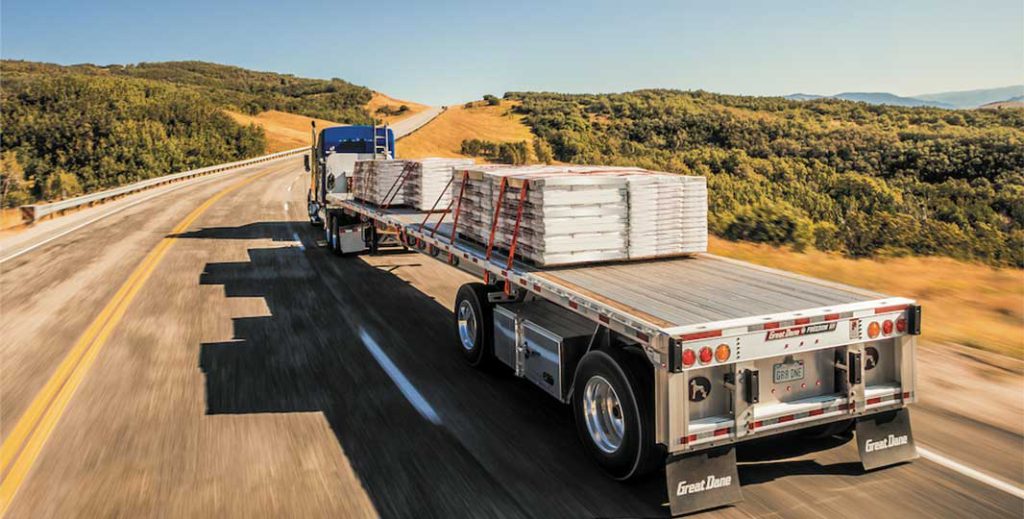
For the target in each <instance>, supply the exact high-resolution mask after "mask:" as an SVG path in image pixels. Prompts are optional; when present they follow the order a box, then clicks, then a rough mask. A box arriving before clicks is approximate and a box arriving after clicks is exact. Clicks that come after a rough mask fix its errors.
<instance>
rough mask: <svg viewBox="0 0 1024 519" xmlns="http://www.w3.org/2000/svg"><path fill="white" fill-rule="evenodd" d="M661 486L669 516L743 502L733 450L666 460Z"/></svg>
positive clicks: (687, 455) (707, 452)
mask: <svg viewBox="0 0 1024 519" xmlns="http://www.w3.org/2000/svg"><path fill="white" fill-rule="evenodd" d="M665 482H666V483H667V484H668V502H669V508H670V509H671V511H672V515H673V516H678V515H685V514H690V513H693V512H698V511H701V510H708V509H710V508H717V507H720V506H725V505H731V504H733V503H738V502H740V501H742V500H743V495H742V494H741V493H740V477H739V473H738V472H737V469H736V449H734V448H733V447H724V448H720V449H712V450H709V451H704V452H698V453H694V454H684V455H682V456H679V457H674V458H669V459H668V461H667V462H666V463H665Z"/></svg>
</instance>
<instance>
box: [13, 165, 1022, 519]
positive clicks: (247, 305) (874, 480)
mask: <svg viewBox="0 0 1024 519" xmlns="http://www.w3.org/2000/svg"><path fill="white" fill-rule="evenodd" d="M301 164H302V161H301V159H300V158H293V159H288V160H284V161H279V162H273V163H268V164H264V165H260V166H257V167H253V168H249V169H247V170H244V171H239V172H235V173H232V174H230V175H224V176H219V177H215V178H211V179H207V180H204V181H202V182H195V183H191V184H188V185H184V186H183V187H182V188H180V189H178V190H177V191H176V192H174V193H173V194H168V195H167V196H162V197H156V198H153V199H151V200H147V201H144V202H141V203H138V204H136V205H134V206H131V207H128V208H125V209H123V210H121V211H120V212H118V213H116V214H114V215H111V216H109V217H107V218H104V219H102V220H100V221H98V222H96V223H93V224H91V225H87V226H85V227H82V228H81V229H78V230H76V231H74V232H70V233H68V234H67V235H65V236H63V237H62V238H60V239H56V240H53V241H50V242H48V243H44V244H43V245H40V246H38V247H35V248H33V249H31V250H29V251H27V252H25V253H23V254H21V255H19V256H17V257H15V258H13V259H9V260H6V261H2V262H0V295H2V300H0V305H2V315H0V337H3V340H2V341H0V367H2V369H3V372H2V377H0V396H2V406H0V434H2V435H3V438H4V439H5V441H6V440H7V439H9V438H10V437H11V435H12V431H15V430H16V429H17V424H18V422H19V421H21V418H22V417H23V416H25V415H26V413H27V412H29V411H31V410H32V408H33V401H34V400H33V399H35V398H36V397H37V395H38V394H40V391H42V390H43V389H44V388H46V387H47V383H48V381H50V380H51V379H52V378H53V377H54V376H55V374H57V373H60V372H61V362H62V361H63V360H64V359H65V358H67V357H68V355H69V354H72V353H73V352H74V351H75V348H76V346H77V345H78V344H79V343H81V338H82V337H83V336H88V335H89V334H90V333H92V331H93V330H94V329H95V328H94V323H95V322H96V321H97V319H98V318H103V317H104V316H105V315H106V313H105V311H106V309H107V308H108V302H110V301H111V300H118V299H117V298H118V297H123V298H125V299H124V301H126V303H125V304H124V305H122V306H121V307H119V308H120V309H119V310H117V311H115V312H113V313H112V314H110V315H112V316H113V317H111V320H110V321H107V325H105V326H106V327H105V328H103V329H102V330H100V331H99V332H98V335H97V337H99V339H96V341H94V342H93V343H91V344H93V345H94V349H90V350H89V351H90V352H92V353H90V354H93V355H94V357H88V355H86V356H85V357H83V358H85V359H91V361H90V362H91V365H90V367H88V369H85V370H84V372H83V371H82V369H81V368H79V369H78V370H76V371H75V373H80V372H81V373H80V375H76V376H72V377H69V378H68V381H67V382H66V385H72V386H71V387H76V388H77V390H76V391H74V392H73V394H72V395H71V396H70V397H69V398H68V399H66V401H63V400H61V401H60V405H61V406H63V407H51V408H48V410H47V411H46V412H47V413H52V412H56V411H54V409H58V410H60V412H59V413H57V419H56V420H55V421H52V423H49V422H47V424H48V425H47V427H50V429H48V430H49V433H48V435H47V436H46V441H45V443H41V444H40V445H39V446H38V449H37V451H32V452H36V454H35V455H34V456H32V459H30V460H28V461H30V463H28V464H27V465H26V466H27V467H28V468H27V470H25V471H24V472H23V473H19V474H21V475H18V474H15V475H14V476H16V477H18V478H19V481H18V483H19V484H18V485H17V488H16V491H17V492H16V494H13V501H11V503H10V507H9V508H8V510H7V515H8V516H9V517H112V516H117V517H140V516H145V517H149V516H158V517H159V516H174V517H179V516H188V517H192V516H218V517H220V516H224V517H253V516H257V517H282V516H299V517H328V516H330V517H375V516H381V517H536V518H549V517H569V518H575V517H581V518H582V517H666V516H667V515H668V512H667V508H665V507H664V506H663V503H664V502H665V500H666V499H665V490H664V488H663V487H664V480H663V479H662V478H659V477H657V476H655V477H652V478H649V479H648V480H646V481H642V482H640V483H638V484H630V485H624V484H619V483H616V482H613V481H610V480H608V479H607V478H605V477H604V476H603V475H602V474H601V473H600V472H599V471H598V470H597V468H596V467H595V466H594V465H592V463H591V462H590V461H589V460H588V459H587V457H586V456H585V454H584V451H583V449H582V448H581V446H580V445H579V444H578V441H577V440H576V437H575V430H574V428H573V426H572V422H571V418H570V416H569V414H568V412H567V410H566V409H565V408H563V407H562V406H560V405H559V404H557V403H555V402H554V401H552V400H551V399H550V398H549V397H547V396H546V395H545V394H544V393H542V392H541V391H540V390H537V389H534V388H533V387H532V386H530V385H529V384H528V383H526V382H524V381H521V380H518V379H515V378H514V377H511V376H509V375H502V374H488V373H482V372H479V371H476V370H474V369H472V368H469V367H468V366H466V365H464V363H463V362H462V360H461V358H460V354H459V352H458V351H457V346H456V343H455V337H454V333H453V330H452V327H451V325H450V322H451V313H450V307H451V302H452V300H453V298H454V294H455V291H456V289H457V288H458V286H459V284H461V283H463V282H466V281H469V280H470V278H469V277H468V276H466V275H464V274H461V273H459V272H457V271H454V269H450V268H448V267H446V266H445V265H443V264H441V263H439V262H436V261H434V260H432V259H430V258H428V257H426V256H422V255H417V254H414V253H407V254H392V255H384V256H378V257H372V258H371V257H345V258H338V257H335V256H333V255H331V254H330V253H329V252H328V251H326V250H325V249H324V248H323V247H322V240H323V238H322V235H321V233H320V231H318V230H316V229H314V228H313V227H311V226H310V225H309V224H308V223H307V222H306V220H305V214H304V213H305V189H306V188H305V186H306V180H305V178H306V177H305V173H304V172H302V166H301ZM240 182H247V183H244V184H241V183H240ZM228 187H231V188H232V189H233V190H232V191H230V192H227V193H226V194H222V195H219V196H221V198H219V199H218V200H216V201H215V202H214V203H212V204H208V206H207V208H206V209H205V212H202V213H201V214H199V215H198V216H197V217H195V219H194V221H192V222H191V224H189V225H187V226H184V228H179V229H178V230H177V231H175V227H176V226H178V227H182V226H179V223H180V222H181V221H182V220H183V218H186V215H189V214H190V211H193V210H195V209H196V208H197V207H199V208H202V207H203V204H204V201H207V200H209V199H210V198H211V197H213V196H217V193H220V192H221V191H222V190H224V189H225V188H228ZM143 196H145V195H143ZM129 200H131V199H129ZM192 214H193V215H194V214H195V213H192ZM55 232H56V231H55ZM168 237H170V238H168ZM44 238H45V236H43V235H40V236H39V237H37V238H36V239H37V240H42V239H44ZM3 243H7V242H6V241H5V242H3ZM3 243H0V246H2V245H3ZM165 244H169V245H165ZM26 246H31V243H29V244H28V245H26V244H25V243H21V245H19V247H26ZM154 250H161V251H162V256H160V257H159V258H158V260H159V261H157V262H156V263H151V261H152V258H153V256H152V254H153V252H152V251H154ZM6 256H8V254H7V252H6V251H2V250H0V259H2V258H4V257H6ZM139 265H142V266H147V267H148V270H147V269H143V274H146V272H148V274H146V275H145V276H141V275H140V277H136V272H139V271H137V270H136V268H137V266H139ZM140 279H141V280H142V281H143V282H142V283H138V281H139V280H140ZM132 282H135V284H132V285H131V286H130V288H132V290H129V291H128V292H121V291H119V287H122V288H123V287H124V286H126V283H132ZM125 294H127V295H125ZM118 312H120V313H118ZM104 330H105V331H104ZM104 334H106V335H104ZM95 345H99V347H98V348H95ZM924 350H925V348H922V358H923V359H924V357H926V356H927V355H929V353H927V351H924ZM924 360H926V361H927V360H928V359H924ZM963 362H965V363H966V362H975V361H973V360H970V359H966V360H963ZM985 369H986V367H985V366H983V365H979V366H977V367H976V369H975V367H973V366H972V367H971V371H972V372H974V373H986V371H985ZM997 375H998V374H997ZM997 375H991V376H993V377H994V376H997ZM975 376H977V377H978V383H980V384H984V383H986V377H988V376H989V375H975ZM1008 376H1011V377H1017V376H1018V375H1016V374H1013V375H1008ZM76 377H77V378H76ZM1008 380H1010V387H1019V386H1015V385H1016V384H1019V377H1018V378H1010V379H1008ZM959 382H964V381H963V380H961V381H959ZM75 384H77V386H75ZM62 391H63V390H62ZM944 391H946V392H949V391H951V390H950V388H949V387H948V386H943V385H942V384H940V383H933V382H928V383H927V384H924V383H923V385H922V387H921V388H920V392H921V393H923V394H924V393H928V394H930V395H931V396H930V397H929V399H930V400H928V401H925V402H922V404H921V405H919V406H916V407H915V408H914V409H913V411H912V412H913V420H914V423H913V425H914V433H915V436H916V437H917V438H918V441H919V442H920V443H922V444H924V445H926V446H927V447H928V448H929V450H930V451H933V452H937V453H940V454H942V455H943V456H946V457H948V458H952V459H953V460H956V461H958V462H959V463H961V464H962V465H963V466H965V467H967V468H971V469H976V470H978V471H981V472H983V473H985V474H988V475H991V476H993V477H996V478H998V479H999V480H1001V481H1004V482H1009V483H1011V484H1012V485H1014V486H1016V487H1017V488H1020V487H1021V484H1022V480H1024V461H1022V460H1024V449H1022V436H1021V431H1020V428H1019V426H1020V425H1021V423H1020V422H1021V415H1020V414H1017V416H1016V419H1015V420H1014V419H1011V420H1009V422H1008V423H1009V425H1006V424H1005V423H1002V424H1001V423H998V422H996V423H990V422H988V421H986V420H985V419H984V417H979V415H978V414H977V413H971V412H968V411H970V410H969V409H967V408H966V407H965V408H963V410H962V412H961V411H960V410H958V409H950V408H949V407H948V406H942V405H939V404H938V402H942V401H943V397H942V395H943V392H944ZM61 394H63V393H61ZM947 394H949V393H947ZM981 394H984V392H982V393H981ZM929 401H931V402H936V404H931V403H929ZM56 405H57V404H54V406H56ZM1009 412H1012V413H1019V411H1018V410H1016V409H1012V410H1009ZM47 416H50V415H49V414H48V415H47ZM44 422H45V421H44ZM1014 424H1016V426H1017V427H1015V425H1014ZM37 434H39V433H38V432H37V433H34V436H33V438H34V437H36V436H35V435H37ZM25 452H29V450H28V449H27V450H26V451H25ZM20 459H21V458H19V460H20ZM740 459H741V467H740V478H741V480H742V483H743V492H744V495H745V501H744V502H743V503H741V504H740V505H738V506H735V507H730V508H723V509H719V510H715V511H712V512H708V513H706V514H702V515H707V516H715V517H718V516H722V517H747V516H757V517H767V516H771V517H837V516H841V517H874V518H877V517H888V516H905V517H926V516H927V517H935V516H971V517H1017V518H1019V517H1021V516H1022V515H1024V501H1022V500H1021V499H1020V498H1018V497H1015V496H1013V495H1011V494H1010V493H1007V492H1005V491H1003V490H999V489H997V488H995V487H994V486H993V485H991V484H986V483H984V482H981V481H979V480H977V479H975V478H972V477H968V476H967V475H965V474H964V471H963V470H954V469H952V468H949V467H948V466H946V465H942V464H938V463H935V462H933V461H931V460H929V459H920V460H917V461H915V462H913V463H909V464H905V465H901V466H897V467H892V468H888V469H883V470H878V471H873V472H870V473H864V472H863V471H862V470H861V468H860V464H859V461H858V458H857V453H856V447H855V446H854V445H853V444H852V443H843V442H840V441H837V440H826V441H820V442H808V441H806V440H798V439H794V438H784V439H781V440H778V441H774V442H770V443H767V444H762V445H759V446H752V447H750V448H745V449H743V450H742V451H741V452H740ZM14 466H18V464H17V463H15V465H14ZM13 470H14V469H8V471H7V472H6V473H5V474H4V478H5V480H4V485H8V481H9V480H11V479H12V477H14V476H12V473H13V472H12V471H13ZM8 488H9V486H8ZM0 490H3V489H0ZM0 497H2V496H0Z"/></svg>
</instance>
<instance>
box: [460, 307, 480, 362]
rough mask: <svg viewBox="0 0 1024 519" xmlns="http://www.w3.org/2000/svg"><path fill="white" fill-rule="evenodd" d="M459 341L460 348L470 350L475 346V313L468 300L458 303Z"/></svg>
mask: <svg viewBox="0 0 1024 519" xmlns="http://www.w3.org/2000/svg"><path fill="white" fill-rule="evenodd" d="M458 317H459V340H460V341H462V347H463V348H466V350H467V351H468V350H472V349H473V347H474V346H476V313H474V312H473V304H472V303H470V302H469V301H468V300H467V301H463V302H461V303H459V316H458Z"/></svg>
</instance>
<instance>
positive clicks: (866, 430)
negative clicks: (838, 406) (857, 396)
mask: <svg viewBox="0 0 1024 519" xmlns="http://www.w3.org/2000/svg"><path fill="white" fill-rule="evenodd" d="M857 449H858V450H859V451H860V462H861V464H863V465H864V470H873V469H877V468H879V467H885V466H888V465H895V464H897V463H902V462H904V461H910V460H912V459H915V458H917V447H915V446H914V435H913V434H912V433H911V431H910V410H908V409H898V410H896V411H890V412H887V413H879V414H876V415H872V416H867V417H864V418H858V419H857Z"/></svg>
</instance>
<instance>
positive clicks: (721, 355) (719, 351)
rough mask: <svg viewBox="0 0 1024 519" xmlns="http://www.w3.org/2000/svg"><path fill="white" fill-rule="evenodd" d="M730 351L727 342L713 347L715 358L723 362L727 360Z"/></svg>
mask: <svg viewBox="0 0 1024 519" xmlns="http://www.w3.org/2000/svg"><path fill="white" fill-rule="evenodd" d="M730 353H732V352H731V351H729V345H728V344H719V345H718V347H717V348H715V360H717V361H718V362H725V361H727V360H729V354H730Z"/></svg>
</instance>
